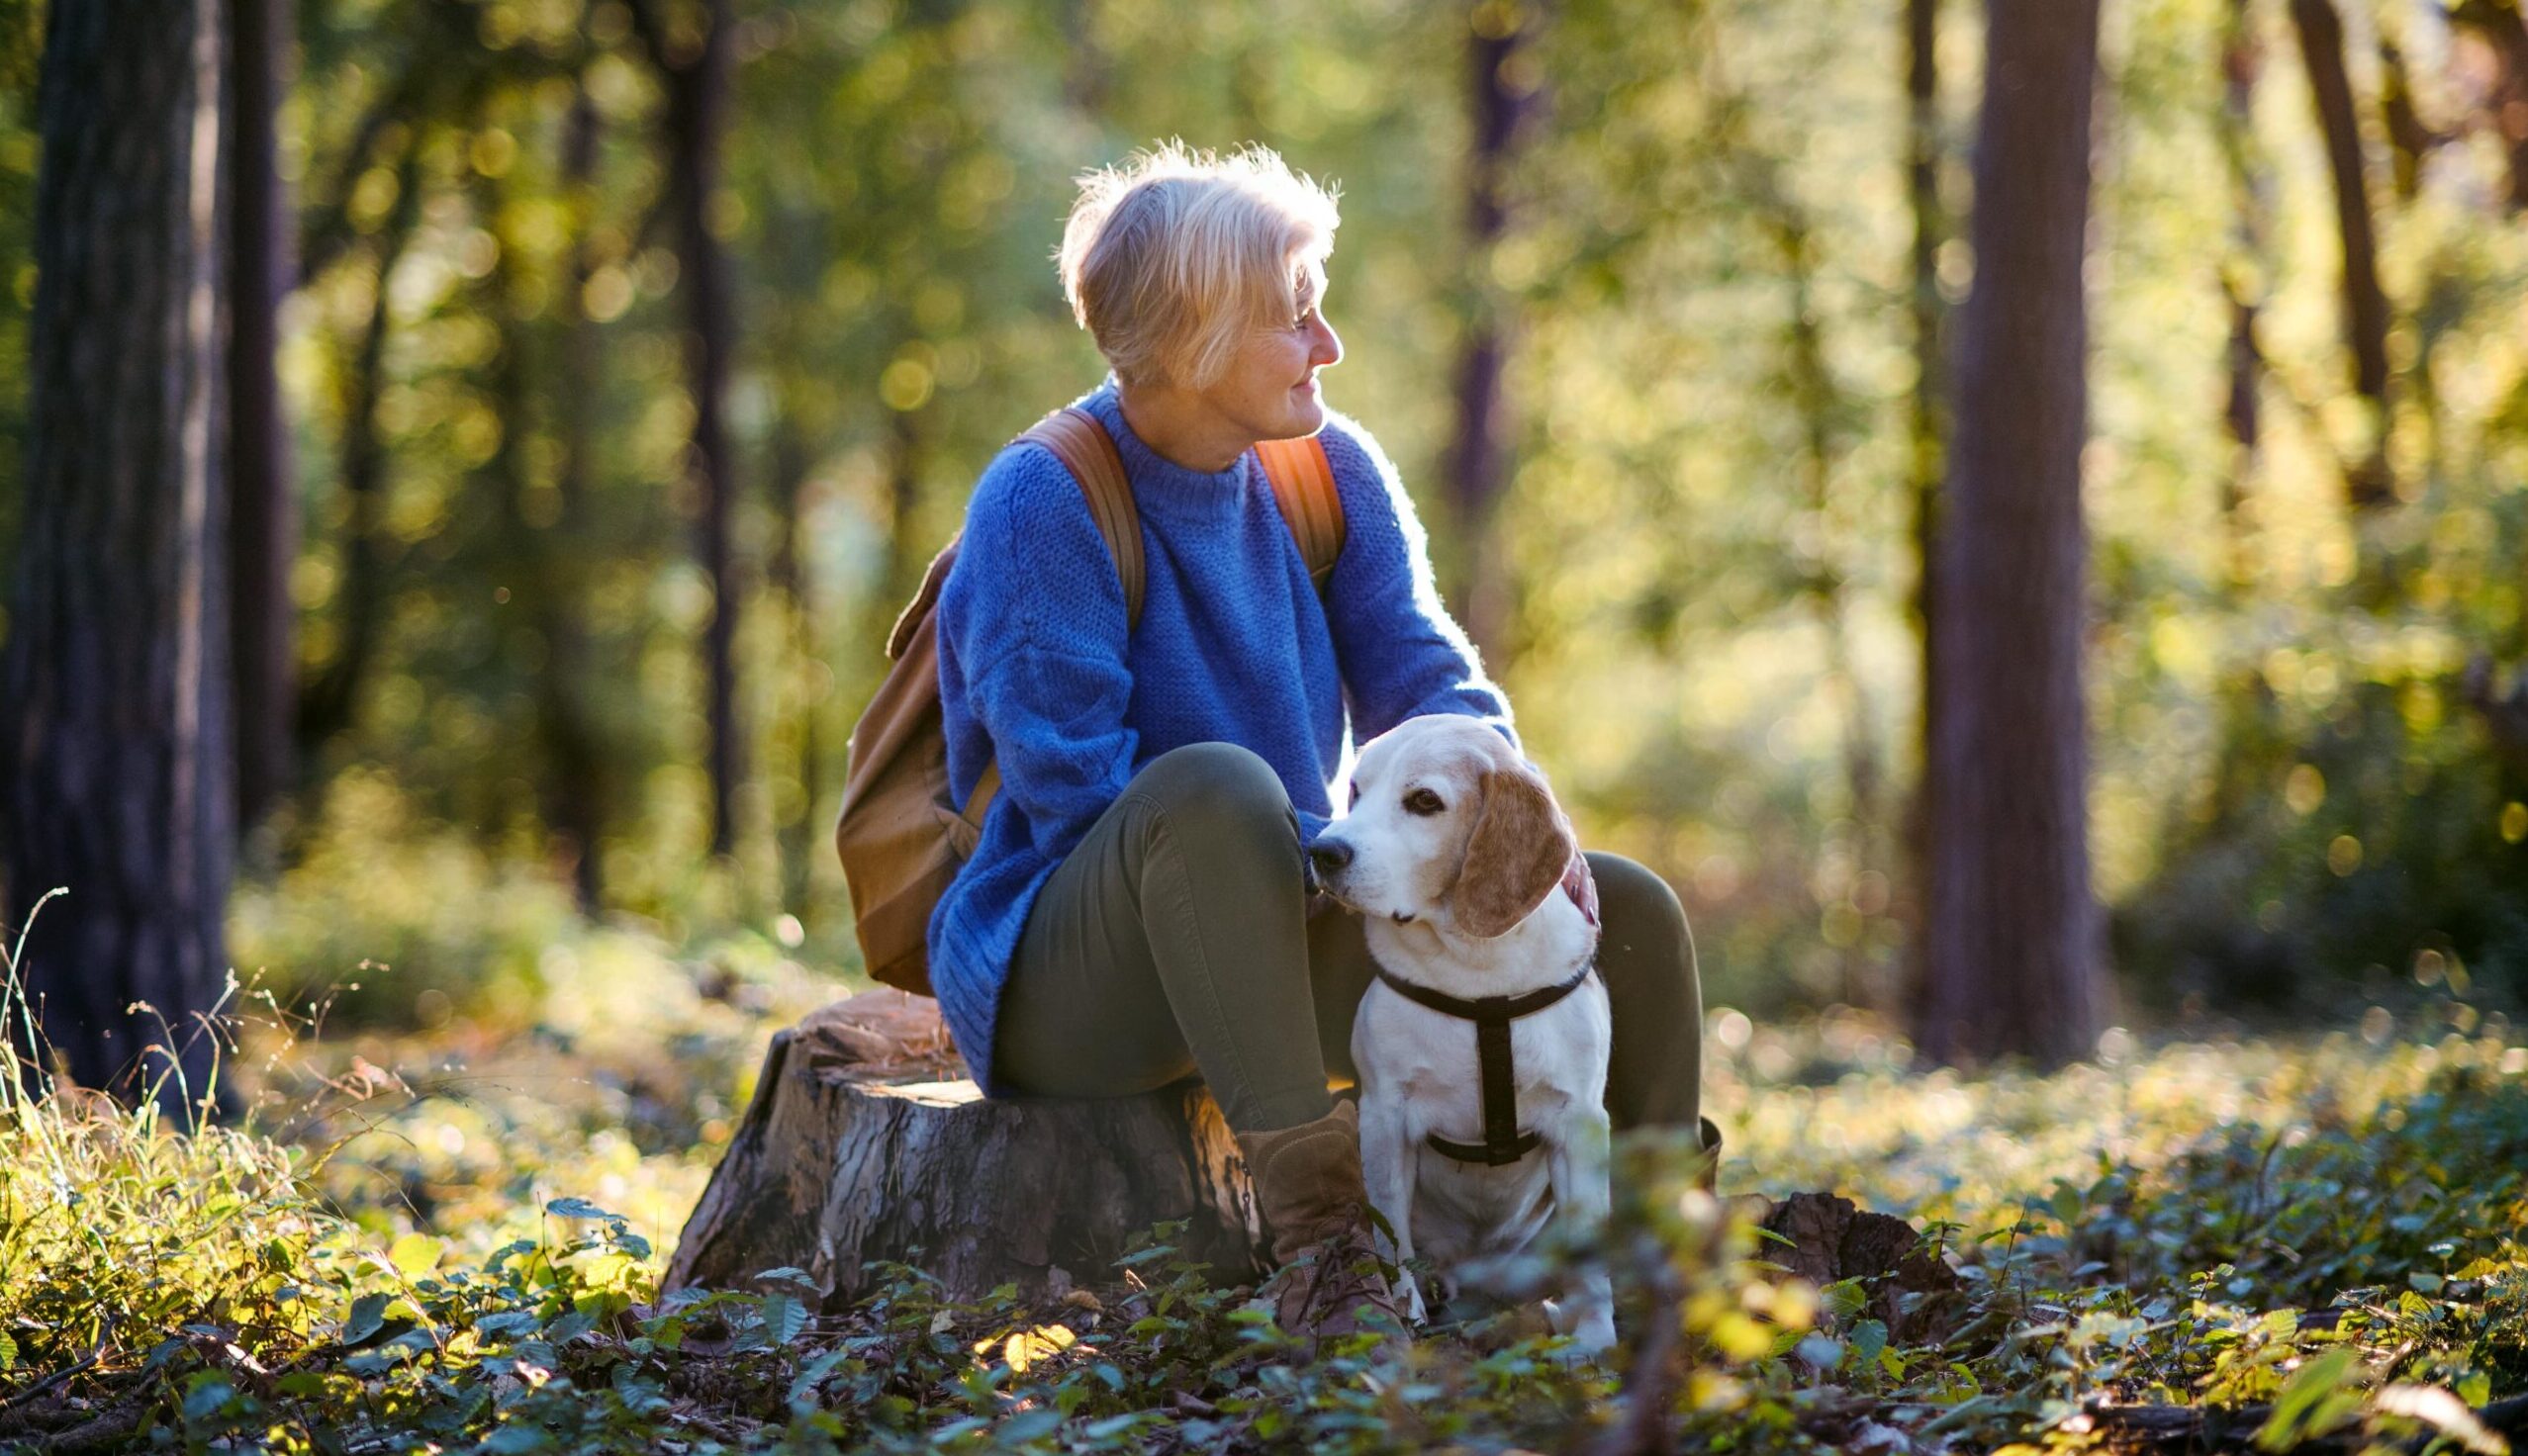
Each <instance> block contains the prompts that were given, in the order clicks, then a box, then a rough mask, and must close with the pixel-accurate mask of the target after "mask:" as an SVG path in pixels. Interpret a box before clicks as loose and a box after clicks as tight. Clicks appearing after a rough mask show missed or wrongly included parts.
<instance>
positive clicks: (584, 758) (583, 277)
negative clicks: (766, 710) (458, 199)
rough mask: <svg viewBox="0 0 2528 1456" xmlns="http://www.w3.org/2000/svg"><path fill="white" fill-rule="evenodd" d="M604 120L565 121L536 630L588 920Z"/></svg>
mask: <svg viewBox="0 0 2528 1456" xmlns="http://www.w3.org/2000/svg"><path fill="white" fill-rule="evenodd" d="M597 133H598V115H597V107H596V104H595V103H594V102H593V101H591V100H590V98H589V95H588V92H587V91H586V90H585V89H583V90H581V91H579V92H578V93H576V94H575V95H574V96H573V97H572V100H571V110H570V114H569V116H568V117H567V118H566V119H565V120H564V122H563V133H562V186H563V190H564V192H565V194H566V195H567V197H568V199H569V201H570V205H571V207H572V208H573V209H574V210H575V213H576V214H577V218H578V222H577V226H576V228H575V231H574V238H573V241H574V245H573V247H572V251H571V268H570V274H569V281H568V284H567V286H566V287H564V288H563V289H562V290H561V292H560V294H559V296H558V298H557V301H556V302H557V305H558V307H557V308H556V310H555V313H556V315H557V317H558V318H559V319H560V324H561V331H562V340H561V353H562V368H561V374H560V377H559V378H558V379H557V380H556V381H555V386H556V387H555V389H554V391H553V424H554V429H555V432H556V433H557V434H558V435H559V436H560V444H561V447H562V452H561V453H562V459H561V468H560V470H559V471H558V472H557V473H556V474H555V476H554V486H555V488H556V490H557V492H558V493H559V495H560V497H561V500H560V506H561V509H560V512H559V514H558V515H557V517H556V518H555V519H554V521H553V522H552V524H551V525H549V526H547V527H545V528H544V531H543V535H544V536H545V538H546V540H547V545H546V548H545V550H544V551H543V553H542V555H543V557H544V559H545V563H546V566H547V568H548V570H547V572H546V576H545V582H546V586H547V588H548V590H545V591H543V592H539V593H538V594H537V596H536V598H535V599H536V602H537V609H536V611H537V614H536V620H537V625H538V627H539V628H540V629H541V631H542V633H543V636H544V672H543V675H542V680H541V685H540V690H539V694H538V701H537V719H538V723H539V725H540V732H541V736H542V738H543V740H544V753H545V758H546V761H547V767H548V769H549V771H550V772H549V773H548V774H547V775H546V790H545V793H546V799H545V814H546V818H547V822H549V823H550V824H551V825H552V827H553V830H554V832H555V833H556V834H558V835H560V836H561V838H562V839H563V840H565V841H567V847H568V850H569V853H570V857H571V884H572V888H573V889H574V891H575V892H576V893H577V895H578V897H579V907H580V913H582V914H584V915H592V916H593V915H595V914H597V913H598V912H599V911H600V910H601V909H603V908H604V907H605V903H606V876H605V866H604V863H603V859H604V857H603V855H602V853H601V838H602V836H603V835H604V833H605V828H606V779H605V752H604V745H603V744H602V743H601V742H600V741H599V737H598V729H597V720H596V713H595V712H594V710H593V709H592V706H591V703H590V692H589V688H590V683H589V665H588V659H589V639H588V622H587V618H586V616H585V615H584V613H585V610H586V607H587V602H588V577H589V574H588V562H589V560H590V559H591V555H592V550H593V543H592V542H590V541H589V539H588V525H589V508H588V500H589V489H590V485H591V476H592V474H593V470H592V461H591V459H590V456H591V453H592V451H593V450H594V449H595V447H596V430H595V429H594V427H593V422H594V416H595V413H596V404H597V398H596V397H597V389H598V384H599V381H600V379H601V378H602V377H603V376H604V373H605V366H604V363H603V360H602V358H601V351H600V349H599V342H600V341H599V338H598V325H597V320H596V319H594V318H589V317H588V314H587V311H586V310H585V309H584V308H583V307H582V306H581V300H582V299H583V298H585V297H586V295H587V290H588V282H589V278H590V277H591V275H592V274H594V272H595V271H596V269H595V265H594V261H593V258H592V255H591V253H590V250H589V246H588V241H587V238H588V233H589V219H588V214H589V212H590V211H591V210H592V209H594V208H595V206H596V181H597V139H598V135H597Z"/></svg>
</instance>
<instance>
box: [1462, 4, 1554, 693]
mask: <svg viewBox="0 0 2528 1456" xmlns="http://www.w3.org/2000/svg"><path fill="white" fill-rule="evenodd" d="M1476 17H1477V23H1476V25H1475V26H1474V27H1473V29H1472V30H1471V31H1470V33H1469V36H1468V39H1467V46H1466V79H1467V83H1468V84H1467V106H1468V114H1469V117H1470V119H1471V121H1472V124H1473V137H1472V140H1471V144H1470V145H1469V147H1468V149H1467V158H1466V261H1467V280H1466V300H1467V304H1468V306H1469V307H1470V309H1471V310H1472V314H1471V317H1469V318H1467V319H1466V331H1465V343H1464V346H1463V347H1462V349H1461V350H1460V351H1459V353H1458V355H1457V365H1456V383H1455V397H1456V414H1457V424H1456V434H1455V437H1454V439H1453V440H1452V441H1451V445H1450V449H1449V456H1448V465H1447V469H1446V477H1445V478H1446V481H1447V486H1448V490H1449V493H1450V499H1451V501H1452V502H1453V503H1454V505H1455V507H1456V511H1455V514H1456V525H1457V533H1458V540H1459V541H1460V542H1461V543H1462V546H1463V561H1464V574H1463V578H1462V583H1463V585H1462V590H1461V591H1460V592H1458V603H1457V605H1458V616H1459V619H1460V620H1461V621H1462V622H1463V624H1464V626H1465V629H1466V635H1467V637H1469V638H1470V639H1472V640H1473V642H1474V644H1475V646H1476V647H1477V648H1478V649H1479V650H1480V651H1481V652H1482V653H1483V655H1484V656H1485V657H1486V658H1487V659H1493V660H1496V667H1495V670H1496V671H1498V666H1497V659H1498V658H1499V656H1500V654H1501V653H1502V652H1503V651H1505V650H1506V648H1507V645H1508V644H1507V636H1508V633H1509V630H1510V611H1511V588H1510V581H1509V563H1508V562H1507V561H1506V560H1505V559H1504V554H1503V552H1502V550H1501V547H1500V543H1499V542H1498V541H1497V540H1496V539H1495V538H1494V531H1493V518H1494V516H1496V515H1497V514H1498V513H1499V511H1500V507H1501V501H1502V498H1503V497H1504V496H1506V495H1507V494H1508V492H1509V488H1510V464H1511V460H1510V444H1509V441H1510V435H1511V422H1510V421H1511V412H1512V411H1511V408H1510V402H1509V400H1508V398H1507V396H1506V394H1505V392H1504V390H1503V386H1502V374H1503V370H1504V369H1505V367H1506V366H1507V363H1508V360H1509V355H1510V349H1511V322H1510V314H1511V311H1512V304H1511V302H1510V301H1509V300H1506V299H1503V298H1501V297H1499V290H1498V289H1497V288H1496V287H1495V286H1494V285H1493V284H1492V282H1491V274H1492V259H1493V254H1494V253H1495V251H1496V250H1497V249H1498V248H1499V246H1500V242H1501V238H1502V235H1503V234H1504V233H1505V232H1506V231H1508V230H1509V222H1510V204H1509V179H1510V170H1511V167H1512V165H1513V164H1514V163H1515V162H1516V160H1517V156H1518V147H1519V142H1520V139H1521V137H1522V135H1523V134H1524V132H1525V131H1526V129H1527V122H1528V119H1529V117H1530V116H1531V115H1532V114H1533V113H1534V112H1535V111H1536V109H1537V101H1536V97H1535V95H1534V94H1533V91H1532V90H1530V89H1528V88H1525V87H1523V86H1522V84H1521V78H1520V76H1519V74H1518V72H1519V67H1520V62H1521V60H1522V58H1523V52H1524V49H1525V47H1526V46H1527V45H1528V44H1529V42H1530V41H1531V39H1532V37H1533V34H1534V29H1535V27H1536V26H1537V25H1538V24H1540V22H1541V17H1540V15H1539V13H1538V12H1537V10H1536V9H1535V8H1534V7H1525V8H1521V7H1508V6H1495V7H1484V8H1481V9H1479V10H1478V11H1477V12H1476Z"/></svg>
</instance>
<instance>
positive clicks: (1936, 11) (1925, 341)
mask: <svg viewBox="0 0 2528 1456" xmlns="http://www.w3.org/2000/svg"><path fill="white" fill-rule="evenodd" d="M1939 21H1940V7H1939V0H1905V103H1906V107H1905V194H1906V199H1907V202H1908V203H1909V204H1910V206H1911V209H1912V211H1913V214H1914V246H1913V252H1912V264H1913V283H1914V286H1913V290H1912V293H1911V296H1910V299H1909V303H1908V310H1907V312H1908V313H1909V315H1910V316H1911V321H1912V324H1913V333H1914V339H1913V342H1914V392H1913V394H1912V396H1911V397H1910V399H1909V400H1908V401H1907V409H1906V434H1907V443H1908V445H1909V446H1910V447H1911V448H1910V450H1909V451H1908V455H1909V461H1908V465H1909V472H1910V480H1909V485H1910V487H1911V495H1912V500H1913V507H1914V521H1913V527H1914V626H1915V633H1916V636H1917V639H1918V640H1919V642H1920V643H1921V644H1922V671H1921V677H1920V679H1919V681H1920V683H1921V684H1922V705H1921V712H1920V718H1919V723H1918V724H1917V726H1916V730H1915V731H1916V738H1915V748H1916V752H1917V753H1918V754H1919V764H1920V770H1919V774H1920V777H1919V780H1918V781H1917V782H1916V784H1915V786H1914V793H1913V796H1912V798H1911V799H1910V800H1909V801H1908V803H1907V805H1906V814H1905V828H1904V838H1905V844H1904V854H1905V862H1906V868H1907V870H1908V873H1907V875H1906V879H1907V880H1908V881H1909V882H1910V884H1911V885H1912V888H1911V889H1910V890H1909V891H1908V893H1907V894H1906V896H1905V900H1906V902H1907V903H1908V904H1909V905H1910V907H1911V913H1910V914H1909V915H1908V917H1907V919H1908V937H1909V942H1908V944H1909V949H1908V953H1907V954H1908V956H1909V957H1911V958H1912V960H1913V961H1914V962H1915V963H1913V964H1910V965H1908V966H1907V968H1906V982H1907V984H1908V986H1909V987H1911V988H1912V989H1913V990H1914V991H1915V992H1918V993H1919V990H1920V988H1921V987H1922V986H1923V985H1925V984H1926V977H1925V974H1924V969H1923V967H1922V966H1921V965H1920V964H1919V959H1920V956H1921V951H1922V946H1923V937H1922V928H1921V919H1922V908H1923V903H1924V900H1923V895H1922V890H1921V887H1922V885H1923V884H1924V883H1925V882H1926V881H1927V880H1928V878H1929V872H1930V871H1929V867H1928V866H1929V858H1930V846H1931V842H1932V840H1933V838H1934V834H1933V830H1932V827H1931V800H1932V793H1931V774H1932V772H1933V769H1934V762H1933V759H1932V755H1931V736H1932V732H1933V726H1934V724H1935V722H1936V720H1937V718H1938V716H1939V700H1938V698H1937V697H1936V696H1934V695H1933V693H1932V692H1931V690H1930V685H1931V683H1933V682H1934V681H1935V679H1936V673H1935V669H1934V659H1935V658H1936V657H1937V654H1938V646H1939V637H1938V634H1937V633H1936V632H1935V631H1934V630H1933V625H1934V624H1935V623H1936V622H1938V620H1939V600H1940V592H1939V587H1940V581H1939V531H1940V524H1939V523H1940V473H1941V469H1942V464H1941V462H1942V458H1943V456H1944V454H1945V452H1946V449H1947V426H1948V419H1947V416H1946V414H1945V412H1944V411H1943V409H1942V408H1941V401H1942V399H1943V398H1944V396H1945V394H1946V390H1947V370H1946V369H1945V368H1944V367H1943V363H1944V361H1945V359H1946V357H1947V353H1946V344H1945V336H1946V329H1945V328H1944V327H1943V325H1944V323H1945V322H1946V318H1947V312H1948V311H1947V309H1946V307H1945V306H1944V305H1943V304H1942V303H1941V300H1940V240H1941V238H1942V236H1943V235H1944V234H1945V233H1946V231H1947V227H1948V222H1947V218H1946V215H1945V212H1944V210H1943V209H1942V208H1941V206H1940V71H1939Z"/></svg>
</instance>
